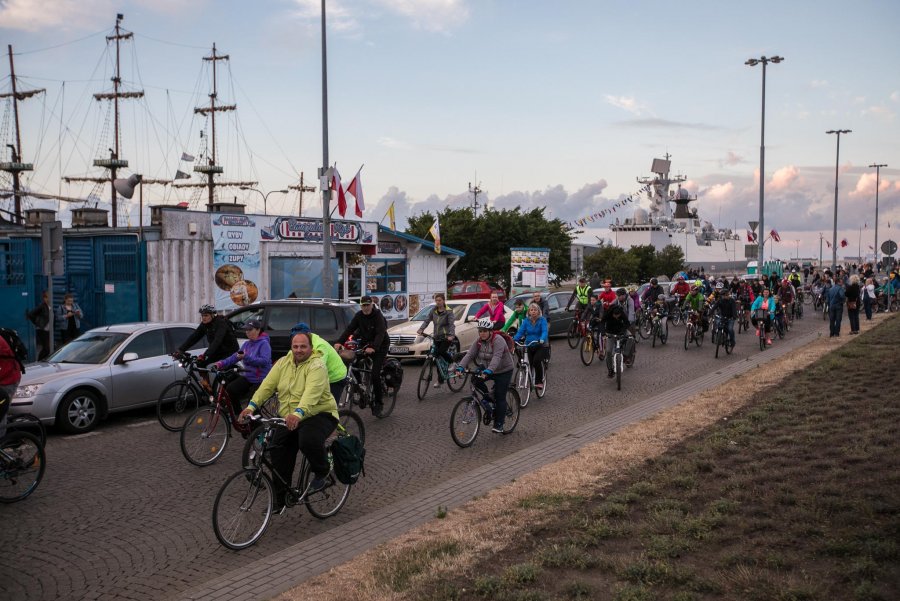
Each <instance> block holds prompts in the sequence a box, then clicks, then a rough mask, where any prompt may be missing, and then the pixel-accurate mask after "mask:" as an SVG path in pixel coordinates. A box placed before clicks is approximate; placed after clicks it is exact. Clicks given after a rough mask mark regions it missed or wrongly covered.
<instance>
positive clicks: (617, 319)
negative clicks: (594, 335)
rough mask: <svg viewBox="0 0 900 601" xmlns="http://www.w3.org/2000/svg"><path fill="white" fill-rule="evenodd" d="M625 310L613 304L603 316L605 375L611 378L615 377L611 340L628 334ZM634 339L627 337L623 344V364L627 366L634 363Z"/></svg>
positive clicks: (629, 325) (613, 344)
mask: <svg viewBox="0 0 900 601" xmlns="http://www.w3.org/2000/svg"><path fill="white" fill-rule="evenodd" d="M625 311H626V309H625V307H623V306H622V305H619V304H615V305H613V306H612V307H610V309H609V311H607V312H606V313H605V314H604V315H603V328H604V330H605V331H606V345H605V346H606V349H607V353H606V370H607V373H606V375H607V376H609V377H610V378H612V377H613V376H615V375H616V372H615V371H613V363H612V362H613V355H614V353H613V352H612V351H613V349H614V348H615V342H614V341H613V340H612V338H613V337H614V336H624V335H625V334H628V333H629V330H630V327H631V324H630V322H629V321H628V314H627V313H626V312H625ZM634 349H635V345H634V337H633V336H629V338H628V340H627V341H626V342H625V349H624V351H625V352H624V355H625V363H626V364H627V365H631V364H632V363H633V362H634Z"/></svg>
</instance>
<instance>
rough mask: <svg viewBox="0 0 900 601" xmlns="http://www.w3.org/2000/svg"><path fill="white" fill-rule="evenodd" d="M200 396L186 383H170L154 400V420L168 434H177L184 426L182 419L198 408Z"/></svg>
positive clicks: (198, 392)
mask: <svg viewBox="0 0 900 601" xmlns="http://www.w3.org/2000/svg"><path fill="white" fill-rule="evenodd" d="M201 398H203V399H205V396H201V395H200V391H198V390H197V389H196V388H194V386H193V385H192V384H190V383H188V382H184V381H181V382H172V383H171V384H169V385H168V386H166V387H165V388H163V391H162V392H161V393H160V395H159V398H158V399H157V400H156V418H157V419H158V420H159V423H160V424H161V425H162V427H163V428H165V429H166V430H168V431H169V432H178V431H180V430H181V428H182V427H183V426H184V419H185V417H187V416H188V415H190V414H191V413H193V412H194V411H196V410H197V408H198V407H199V406H200V399H201Z"/></svg>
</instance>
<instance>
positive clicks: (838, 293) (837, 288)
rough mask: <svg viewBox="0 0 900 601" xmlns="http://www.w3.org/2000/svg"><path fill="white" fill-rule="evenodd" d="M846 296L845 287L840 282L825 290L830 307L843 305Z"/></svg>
mask: <svg viewBox="0 0 900 601" xmlns="http://www.w3.org/2000/svg"><path fill="white" fill-rule="evenodd" d="M846 298H847V296H846V293H845V292H844V287H843V286H841V285H839V284H835V285H833V286H832V287H831V288H829V289H828V290H827V291H825V300H826V301H827V302H828V306H829V307H843V306H844V300H846Z"/></svg>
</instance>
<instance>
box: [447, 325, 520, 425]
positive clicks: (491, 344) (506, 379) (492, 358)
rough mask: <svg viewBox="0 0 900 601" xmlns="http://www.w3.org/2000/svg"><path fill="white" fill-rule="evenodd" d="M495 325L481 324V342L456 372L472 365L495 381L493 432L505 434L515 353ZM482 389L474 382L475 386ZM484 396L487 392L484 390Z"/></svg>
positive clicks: (475, 345) (474, 347)
mask: <svg viewBox="0 0 900 601" xmlns="http://www.w3.org/2000/svg"><path fill="white" fill-rule="evenodd" d="M493 330H494V323H493V321H491V319H490V318H489V317H482V318H481V319H479V320H478V339H477V340H476V341H475V342H473V343H472V346H471V347H470V348H469V352H467V353H466V356H465V357H463V359H462V361H460V362H459V365H458V366H457V367H456V369H457V371H464V370H465V369H466V366H468V365H469V363H471V362H472V361H474V362H475V365H477V366H478V367H480V368H481V370H482V371H481V375H482V376H483V377H484V378H485V379H487V378H491V379H492V380H494V427H493V428H491V432H493V433H494V434H503V426H504V423H505V421H506V391H507V390H509V383H510V382H511V381H512V375H513V368H514V367H515V363H514V362H513V357H512V353H510V352H509V347H508V346H507V345H506V340H505V339H504V338H503V336H500V335H498V334H496V333H494V331H493ZM479 385H481V386H483V384H481V383H480V382H478V380H475V386H479ZM480 390H482V392H485V390H483V389H480Z"/></svg>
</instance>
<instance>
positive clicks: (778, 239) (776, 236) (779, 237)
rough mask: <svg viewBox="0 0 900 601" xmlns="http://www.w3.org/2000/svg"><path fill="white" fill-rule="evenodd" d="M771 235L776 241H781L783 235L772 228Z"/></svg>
mask: <svg viewBox="0 0 900 601" xmlns="http://www.w3.org/2000/svg"><path fill="white" fill-rule="evenodd" d="M769 235H770V236H772V240H774V241H775V242H781V236H779V235H778V232H777V231H775V230H772V231H771V232H769Z"/></svg>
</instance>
